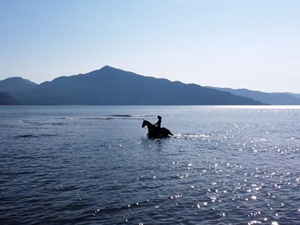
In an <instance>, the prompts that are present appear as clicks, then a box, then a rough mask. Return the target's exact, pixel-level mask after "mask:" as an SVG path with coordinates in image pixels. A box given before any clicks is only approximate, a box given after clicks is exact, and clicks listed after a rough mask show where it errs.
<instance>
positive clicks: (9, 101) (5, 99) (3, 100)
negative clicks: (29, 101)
mask: <svg viewBox="0 0 300 225" xmlns="http://www.w3.org/2000/svg"><path fill="white" fill-rule="evenodd" d="M17 104H18V101H17V100H16V99H14V98H13V97H12V96H11V95H10V94H8V93H6V92H0V105H17Z"/></svg>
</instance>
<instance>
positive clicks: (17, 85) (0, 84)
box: [0, 77, 39, 92]
mask: <svg viewBox="0 0 300 225" xmlns="http://www.w3.org/2000/svg"><path fill="white" fill-rule="evenodd" d="M38 86H39V85H38V84H36V83H34V82H32V81H30V80H26V79H23V78H21V77H11V78H7V79H5V80H2V81H0V90H1V91H3V92H12V91H13V92H23V91H30V90H33V89H35V88H37V87H38Z"/></svg>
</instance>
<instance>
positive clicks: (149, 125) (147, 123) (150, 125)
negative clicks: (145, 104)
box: [145, 120, 153, 128]
mask: <svg viewBox="0 0 300 225" xmlns="http://www.w3.org/2000/svg"><path fill="white" fill-rule="evenodd" d="M145 123H146V126H147V127H148V128H151V127H152V126H153V124H152V123H150V122H149V121H147V120H145Z"/></svg>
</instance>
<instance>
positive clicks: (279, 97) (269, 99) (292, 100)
mask: <svg viewBox="0 0 300 225" xmlns="http://www.w3.org/2000/svg"><path fill="white" fill-rule="evenodd" d="M210 88H214V89H216V90H219V91H227V92H229V93H231V94H234V95H238V96H243V97H247V98H251V99H254V100H257V101H260V102H262V103H266V104H270V105H300V94H292V93H266V92H261V91H252V90H248V89H232V88H217V87H210Z"/></svg>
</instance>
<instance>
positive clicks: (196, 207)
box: [0, 106, 300, 225]
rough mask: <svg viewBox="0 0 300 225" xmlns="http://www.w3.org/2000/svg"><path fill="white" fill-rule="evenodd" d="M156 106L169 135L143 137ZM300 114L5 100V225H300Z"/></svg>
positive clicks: (1, 114) (0, 133) (1, 152)
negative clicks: (7, 103) (8, 103)
mask: <svg viewBox="0 0 300 225" xmlns="http://www.w3.org/2000/svg"><path fill="white" fill-rule="evenodd" d="M158 114H159V115H161V116H162V117H163V119H162V126H165V127H167V128H169V129H170V130H171V131H172V132H173V133H174V134H175V137H173V138H170V139H165V140H149V139H148V138H147V137H146V132H147V130H146V129H142V128H141V124H142V119H147V120H149V121H151V122H152V123H154V122H156V121H157V119H156V117H157V115H158ZM299 116H300V108H299V107H274V106H273V107H271V106H264V107H196V106H194V107H193V106H187V107H181V106H171V107H162V106H126V107H123V106H122V107H121V106H114V107H109V106H93V107H89V106H12V107H4V106H1V107H0V128H1V130H0V138H1V139H0V224H272V225H276V224H300V168H299V165H300V163H299V162H300V161H299V155H300V150H299V149H300V117H299Z"/></svg>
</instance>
